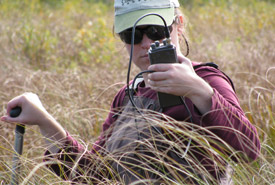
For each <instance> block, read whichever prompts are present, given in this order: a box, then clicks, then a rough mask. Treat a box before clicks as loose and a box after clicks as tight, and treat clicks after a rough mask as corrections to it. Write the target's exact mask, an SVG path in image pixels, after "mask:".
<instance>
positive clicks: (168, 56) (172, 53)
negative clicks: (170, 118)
mask: <svg viewBox="0 0 275 185" xmlns="http://www.w3.org/2000/svg"><path fill="white" fill-rule="evenodd" d="M148 53H149V59H150V63H151V64H159V63H178V59H177V53H176V47H175V46H174V45H173V44H172V43H171V39H170V38H167V39H164V40H163V43H162V44H160V42H159V41H155V43H152V44H151V47H150V49H149V52H148ZM158 98H159V103H160V106H161V107H162V108H164V107H170V106H175V105H180V104H182V102H181V98H180V97H179V96H175V95H172V94H166V93H161V92H158Z"/></svg>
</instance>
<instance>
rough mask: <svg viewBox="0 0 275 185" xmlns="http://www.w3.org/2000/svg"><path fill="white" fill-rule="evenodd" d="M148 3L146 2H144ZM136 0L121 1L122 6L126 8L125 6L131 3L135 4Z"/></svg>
mask: <svg viewBox="0 0 275 185" xmlns="http://www.w3.org/2000/svg"><path fill="white" fill-rule="evenodd" d="M137 1H138V2H140V1H141V0H137ZM143 1H146V0H143ZM135 2H136V0H121V5H122V6H124V5H125V4H127V5H128V4H130V3H135Z"/></svg>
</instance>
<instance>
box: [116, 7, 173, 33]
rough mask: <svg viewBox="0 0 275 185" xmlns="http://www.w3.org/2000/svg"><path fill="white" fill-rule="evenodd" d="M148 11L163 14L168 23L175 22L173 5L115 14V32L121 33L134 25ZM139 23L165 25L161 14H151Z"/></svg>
mask: <svg viewBox="0 0 275 185" xmlns="http://www.w3.org/2000/svg"><path fill="white" fill-rule="evenodd" d="M148 13H157V14H159V15H161V16H162V17H163V18H164V20H165V21H166V24H167V25H171V24H172V23H173V20H174V8H173V7H171V8H161V9H146V10H138V11H132V12H129V13H125V14H121V15H116V16H115V33H120V32H122V31H123V30H126V29H128V28H131V27H133V26H134V24H135V23H136V21H137V20H138V19H139V18H140V17H142V16H143V15H145V14H148ZM137 25H164V23H163V21H162V19H161V18H160V17H159V16H156V15H150V16H147V17H144V18H143V19H142V20H140V21H139V23H138V24H137Z"/></svg>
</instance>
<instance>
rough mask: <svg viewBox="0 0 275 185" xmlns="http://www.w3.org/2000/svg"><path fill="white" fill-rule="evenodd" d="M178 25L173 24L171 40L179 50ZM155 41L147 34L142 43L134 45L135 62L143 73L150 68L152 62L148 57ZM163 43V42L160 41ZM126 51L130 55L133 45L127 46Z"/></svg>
mask: <svg viewBox="0 0 275 185" xmlns="http://www.w3.org/2000/svg"><path fill="white" fill-rule="evenodd" d="M177 32H178V31H177V25H176V24H173V31H172V32H171V40H172V43H173V44H174V45H175V46H176V47H177V48H178V45H179V44H178V36H177ZM153 42H154V41H153V40H151V39H149V38H148V37H147V35H146V34H144V35H143V38H142V41H141V42H140V43H139V44H135V45H134V50H133V58H132V60H133V62H134V63H135V65H136V66H137V67H139V69H140V70H141V71H144V70H147V69H148V67H149V66H150V60H149V57H148V50H149V49H150V45H151V44H152V43H153ZM160 42H162V40H161V41H160ZM125 46H126V49H127V51H128V53H129V54H130V52H131V44H126V43H125Z"/></svg>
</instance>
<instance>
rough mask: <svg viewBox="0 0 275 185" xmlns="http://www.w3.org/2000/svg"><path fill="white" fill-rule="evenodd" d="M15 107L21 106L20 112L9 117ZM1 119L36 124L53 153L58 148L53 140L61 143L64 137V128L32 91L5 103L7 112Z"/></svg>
mask: <svg viewBox="0 0 275 185" xmlns="http://www.w3.org/2000/svg"><path fill="white" fill-rule="evenodd" d="M15 107H21V113H20V114H19V115H18V116H17V117H11V116H10V111H11V110H12V109H13V108H15ZM1 121H5V122H8V123H21V124H24V125H38V126H39V128H40V132H41V134H42V135H43V136H44V137H45V138H46V139H45V141H46V144H48V145H49V150H50V151H51V152H52V153H55V152H57V151H58V150H59V148H58V147H56V145H53V142H52V141H50V140H53V141H58V142H60V143H61V144H63V143H62V142H61V141H63V142H64V140H63V139H64V138H66V135H67V134H66V131H65V130H64V128H63V127H62V126H61V125H60V124H59V123H58V122H57V121H56V120H55V119H54V118H53V117H52V116H51V115H50V114H49V113H48V112H47V111H46V109H45V108H44V107H43V105H42V103H41V101H40V100H39V98H38V96H37V95H36V94H33V93H24V94H22V95H20V96H17V97H15V98H13V99H12V100H11V101H10V102H9V103H8V105H7V114H6V115H5V116H2V117H1Z"/></svg>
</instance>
